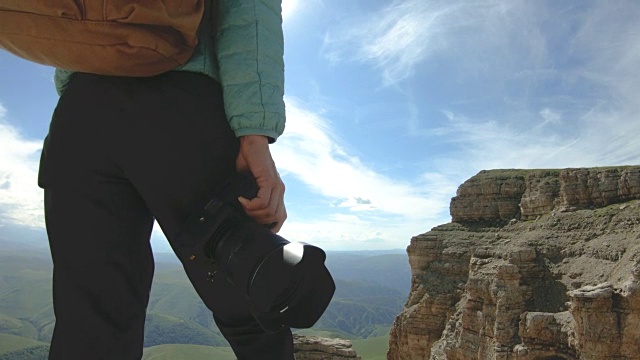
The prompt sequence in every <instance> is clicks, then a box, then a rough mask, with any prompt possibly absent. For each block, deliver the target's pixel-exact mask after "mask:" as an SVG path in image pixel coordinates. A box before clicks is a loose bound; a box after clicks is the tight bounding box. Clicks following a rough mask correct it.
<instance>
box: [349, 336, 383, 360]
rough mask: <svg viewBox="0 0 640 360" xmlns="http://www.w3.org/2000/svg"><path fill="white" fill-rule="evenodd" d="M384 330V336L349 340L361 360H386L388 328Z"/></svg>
mask: <svg viewBox="0 0 640 360" xmlns="http://www.w3.org/2000/svg"><path fill="white" fill-rule="evenodd" d="M386 330H387V331H386V335H382V336H376V337H370V338H367V339H355V340H351V343H353V349H354V350H355V351H356V352H357V353H358V355H360V357H361V358H362V360H387V350H389V328H387V329H386Z"/></svg>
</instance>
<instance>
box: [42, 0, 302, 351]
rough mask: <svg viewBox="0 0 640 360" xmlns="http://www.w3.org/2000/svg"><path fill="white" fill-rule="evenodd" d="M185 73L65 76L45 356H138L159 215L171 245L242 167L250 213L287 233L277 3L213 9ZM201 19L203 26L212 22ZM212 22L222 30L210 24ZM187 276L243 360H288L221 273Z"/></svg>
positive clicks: (48, 164)
mask: <svg viewBox="0 0 640 360" xmlns="http://www.w3.org/2000/svg"><path fill="white" fill-rule="evenodd" d="M207 1H211V8H212V9H214V10H215V11H214V12H213V13H214V14H215V18H214V19H213V20H214V21H211V23H205V24H203V26H202V27H201V30H200V34H199V44H198V46H197V48H196V50H195V52H194V54H193V56H192V57H191V59H190V60H189V62H188V63H187V64H185V65H184V66H182V67H180V68H177V69H175V70H173V71H169V72H166V73H163V74H160V75H156V76H150V77H119V76H105V75H96V74H89V73H79V72H72V71H68V70H64V69H57V70H56V74H55V82H56V86H57V90H58V92H59V94H60V99H59V102H58V104H57V107H56V109H55V111H54V113H53V116H52V120H51V124H50V128H49V133H48V135H47V138H46V139H45V143H44V147H43V152H42V158H41V162H40V171H39V179H38V183H39V186H40V187H42V188H43V189H44V196H45V220H46V226H47V233H48V237H49V243H50V248H51V255H52V259H53V263H54V274H53V305H54V312H55V316H56V324H55V328H54V332H53V338H52V341H51V349H50V355H49V358H50V359H55V360H57V359H140V358H141V357H142V348H143V337H144V322H145V314H146V307H147V304H148V301H149V294H150V289H151V282H152V278H153V272H154V261H153V254H152V250H151V246H150V242H149V240H150V234H151V230H152V227H153V223H154V219H155V220H157V222H158V224H159V225H160V227H161V228H162V231H163V232H164V234H165V235H166V237H167V239H168V241H169V243H170V245H171V246H172V248H173V250H174V251H175V252H176V254H177V255H178V257H179V258H181V259H183V257H182V256H181V255H183V254H181V250H180V248H179V246H177V244H176V237H177V234H178V232H179V229H180V226H181V225H182V224H183V223H184V221H185V220H186V219H187V218H188V217H189V215H190V214H192V213H193V212H195V211H197V210H198V209H201V208H202V207H203V206H204V205H206V203H207V201H208V200H210V199H211V198H212V197H213V196H215V191H216V189H217V188H218V187H219V186H220V185H221V184H222V183H223V182H224V181H225V179H226V178H228V177H229V176H230V175H231V174H233V173H235V172H237V171H248V172H251V173H252V175H253V176H254V177H255V179H256V182H257V184H258V187H259V191H258V195H257V196H256V197H255V198H254V199H251V200H249V199H244V198H243V199H240V202H241V204H242V207H243V208H244V210H245V212H246V213H247V214H248V215H249V216H250V217H252V218H254V219H255V220H256V221H257V222H259V223H260V224H270V225H271V226H272V227H271V229H272V231H273V232H278V231H279V230H280V228H281V227H282V224H283V222H284V221H285V220H286V216H287V214H286V207H285V204H284V191H285V187H284V184H283V182H282V180H281V179H280V177H279V175H278V172H277V168H276V165H275V163H274V160H273V158H272V157H271V154H270V151H269V144H270V143H273V142H275V141H276V140H277V138H278V137H279V136H280V135H281V134H282V132H283V130H284V124H285V108H284V101H283V94H284V64H283V34H282V15H281V2H280V0H219V1H213V0H207ZM203 21H209V20H207V16H205V17H204V20H203ZM213 24H215V25H213ZM183 266H184V269H185V271H186V274H187V275H188V277H189V279H190V281H191V282H192V284H193V286H194V288H195V289H196V291H197V293H198V295H199V296H200V297H201V298H202V300H203V302H204V303H205V305H206V306H207V307H208V308H209V309H210V310H211V311H212V314H213V318H214V320H215V322H216V324H217V325H218V327H219V328H220V331H221V332H222V334H223V336H224V337H225V338H226V339H227V340H228V342H229V344H230V345H231V347H232V349H233V351H234V352H235V354H236V356H237V358H238V359H240V360H243V359H265V360H269V359H278V360H292V359H293V340H292V335H291V330H290V329H289V328H286V327H285V328H283V329H282V330H281V331H279V332H276V333H267V332H265V331H263V330H262V328H260V326H259V325H258V324H257V323H256V321H255V319H254V318H253V316H252V314H251V312H250V311H249V307H248V303H247V299H246V297H245V295H244V294H243V293H242V292H241V291H240V290H239V289H236V288H234V287H233V286H231V284H229V283H228V282H226V281H225V280H224V279H222V278H220V277H214V278H213V279H211V282H209V281H207V279H205V278H204V277H203V276H201V274H200V273H199V272H198V271H197V269H195V268H194V267H193V265H191V264H190V263H188V262H183Z"/></svg>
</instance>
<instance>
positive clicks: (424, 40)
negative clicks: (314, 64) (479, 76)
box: [324, 0, 546, 85]
mask: <svg viewBox="0 0 640 360" xmlns="http://www.w3.org/2000/svg"><path fill="white" fill-rule="evenodd" d="M535 10H536V9H535V8H533V7H532V6H530V5H528V4H527V2H524V1H517V0H509V1H501V0H475V1H472V0H446V1H444V0H442V1H424V0H395V1H393V2H391V3H390V4H389V5H388V6H386V7H384V8H383V9H381V10H379V11H377V12H375V13H365V14H363V15H361V16H360V17H359V18H355V19H354V18H348V19H347V20H345V23H344V24H342V25H340V26H338V27H337V28H336V29H335V30H333V31H330V32H328V33H327V34H326V36H325V42H324V53H325V56H326V57H327V58H328V59H329V60H330V61H333V62H338V61H343V60H356V61H362V62H367V63H370V64H372V65H373V66H375V67H376V68H378V69H379V70H381V71H382V75H383V80H384V83H385V84H387V85H388V84H394V83H398V82H400V81H402V80H404V79H406V78H408V77H410V76H412V75H414V74H415V73H416V72H417V71H418V70H419V69H418V67H419V66H420V65H421V64H423V63H424V62H425V61H426V60H429V59H431V58H434V57H436V56H437V55H439V54H442V53H447V54H448V56H451V57H454V58H455V59H454V61H455V63H456V67H457V68H458V71H459V72H460V73H461V74H462V73H467V72H484V71H486V70H487V68H489V67H493V66H496V64H497V63H499V64H500V66H505V65H508V66H513V65H514V64H520V65H521V64H523V63H525V64H527V65H531V67H533V68H536V67H538V66H540V65H541V64H544V62H545V60H546V47H545V44H544V41H543V38H542V36H541V34H540V33H539V32H532V31H531V28H529V27H528V26H527V23H528V22H529V19H530V18H535V16H536V15H537V12H538V11H535ZM523 38H526V40H525V41H523ZM514 46H516V47H520V48H523V49H526V50H527V56H525V57H522V58H518V59H513V56H512V54H511V53H510V50H511V49H513V47H514ZM474 49H481V50H482V55H483V56H482V57H480V58H478V57H471V58H469V57H467V55H468V54H469V53H470V52H472V51H473V50H474ZM512 59H513V60H514V61H513V62H511V63H509V62H510V61H511V60H512Z"/></svg>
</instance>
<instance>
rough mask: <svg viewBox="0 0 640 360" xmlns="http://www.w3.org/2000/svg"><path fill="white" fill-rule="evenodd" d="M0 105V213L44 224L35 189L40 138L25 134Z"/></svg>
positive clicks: (20, 221) (19, 220)
mask: <svg viewBox="0 0 640 360" xmlns="http://www.w3.org/2000/svg"><path fill="white" fill-rule="evenodd" d="M6 115H7V110H6V109H5V108H4V107H3V106H2V105H1V104H0V214H2V216H1V217H2V218H4V221H8V222H11V223H12V224H18V225H26V226H30V227H44V211H43V195H42V190H41V189H40V188H38V184H37V174H38V160H39V152H40V149H41V148H42V141H40V140H38V141H34V140H29V139H25V137H24V136H23V135H22V134H21V133H20V132H19V131H18V130H17V129H16V128H15V127H13V126H11V125H10V124H9V123H8V122H7V119H6Z"/></svg>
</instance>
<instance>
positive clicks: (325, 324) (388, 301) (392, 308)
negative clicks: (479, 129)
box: [0, 239, 411, 360]
mask: <svg viewBox="0 0 640 360" xmlns="http://www.w3.org/2000/svg"><path fill="white" fill-rule="evenodd" d="M326 263H327V267H328V268H329V269H330V271H331V273H332V274H333V276H334V279H335V280H336V293H335V296H334V299H333V300H332V302H331V304H330V305H329V307H328V309H327V311H326V312H325V314H324V315H323V316H322V318H321V319H320V320H319V321H318V323H317V324H316V326H314V327H313V328H312V329H310V330H303V332H307V333H313V334H321V335H323V336H330V337H341V338H346V339H365V338H369V337H371V338H376V337H380V336H383V337H386V336H388V331H389V327H390V326H391V324H392V322H393V320H394V318H395V316H396V315H397V314H398V313H399V312H400V311H401V310H402V306H403V304H404V302H405V300H406V298H407V295H408V293H409V286H410V278H411V276H410V268H409V263H408V260H407V257H406V253H405V252H404V250H393V251H354V252H328V254H327V262H326ZM51 270H52V264H51V260H50V257H49V252H48V250H46V249H42V248H41V247H36V246H33V245H28V246H22V245H21V244H20V243H18V242H9V241H6V240H2V239H0V360H10V359H14V358H15V359H18V358H20V357H19V356H23V355H24V354H30V355H29V356H28V358H33V359H36V358H39V356H41V355H38V354H42V353H45V354H46V345H47V344H48V342H49V341H50V339H51V335H52V331H53V325H54V321H55V319H54V315H53V308H52V305H51ZM376 339H377V338H376ZM18 340H20V341H18ZM377 341H378V342H380V341H379V340H377ZM163 344H192V345H207V346H219V347H220V346H221V347H226V346H227V343H226V341H225V340H224V338H223V337H222V335H221V334H220V332H219V330H218V329H217V327H216V325H215V323H214V322H213V319H212V317H211V314H210V312H209V310H208V309H207V308H206V307H205V306H204V304H203V303H202V302H201V301H200V299H199V298H198V296H197V295H196V292H195V290H193V288H192V287H191V284H190V283H189V282H188V280H187V277H186V275H185V274H184V272H183V271H182V267H181V265H180V264H179V263H178V262H177V260H176V258H175V256H174V255H173V254H156V272H155V277H154V282H153V287H152V292H151V299H150V302H149V307H148V312H147V321H146V326H145V347H154V349H156V350H154V351H159V350H158V349H162V348H156V346H158V345H163ZM165 348H166V347H165ZM22 358H24V357H22ZM45 358H46V357H45Z"/></svg>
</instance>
